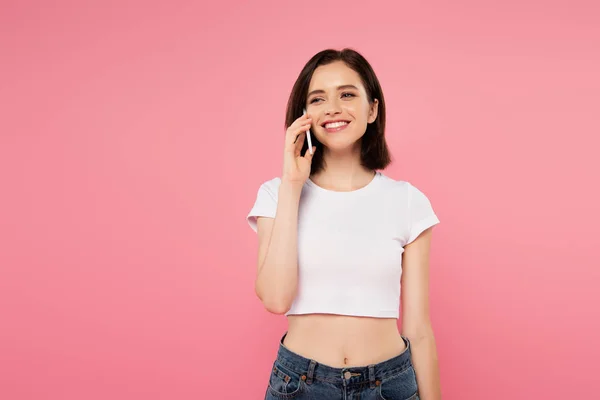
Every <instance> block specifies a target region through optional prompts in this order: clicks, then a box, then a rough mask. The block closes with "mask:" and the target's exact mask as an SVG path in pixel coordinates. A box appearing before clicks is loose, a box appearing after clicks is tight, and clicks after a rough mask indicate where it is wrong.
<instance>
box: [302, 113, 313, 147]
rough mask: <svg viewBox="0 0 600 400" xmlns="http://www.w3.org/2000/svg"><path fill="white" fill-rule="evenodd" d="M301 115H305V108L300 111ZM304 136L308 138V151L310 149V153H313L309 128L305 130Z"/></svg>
mask: <svg viewBox="0 0 600 400" xmlns="http://www.w3.org/2000/svg"><path fill="white" fill-rule="evenodd" d="M302 115H306V108H305V109H303V111H302ZM306 138H307V139H308V151H310V154H312V153H313V149H312V147H313V146H312V142H311V140H310V129H309V130H307V131H306Z"/></svg>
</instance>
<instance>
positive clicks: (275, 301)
mask: <svg viewBox="0 0 600 400" xmlns="http://www.w3.org/2000/svg"><path fill="white" fill-rule="evenodd" d="M255 292H256V296H257V297H258V298H259V299H260V301H261V302H262V303H263V306H264V307H265V309H266V310H267V311H268V312H270V313H272V314H285V313H286V312H288V311H289V310H290V308H291V307H292V303H291V301H289V299H287V298H276V297H274V296H269V295H265V294H264V293H262V291H261V290H259V287H258V286H256V287H255Z"/></svg>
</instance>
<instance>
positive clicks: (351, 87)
mask: <svg viewBox="0 0 600 400" xmlns="http://www.w3.org/2000/svg"><path fill="white" fill-rule="evenodd" d="M342 89H356V90H358V88H357V87H356V86H354V85H342V86H338V87H337V90H342ZM317 93H325V91H324V90H321V89H318V90H313V91H312V92H310V93H309V94H308V96H306V98H309V97H310V96H312V95H313V94H317Z"/></svg>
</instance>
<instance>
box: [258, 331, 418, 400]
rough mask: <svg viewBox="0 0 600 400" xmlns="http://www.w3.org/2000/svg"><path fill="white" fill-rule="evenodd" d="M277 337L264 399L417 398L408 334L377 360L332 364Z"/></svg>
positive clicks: (414, 399) (413, 399)
mask: <svg viewBox="0 0 600 400" xmlns="http://www.w3.org/2000/svg"><path fill="white" fill-rule="evenodd" d="M286 335H287V333H286V334H284V335H283V337H282V338H281V340H280V344H279V350H278V352H277V357H276V360H275V362H274V363H273V366H272V369H271V373H270V377H269V382H268V387H267V390H266V393H265V399H268V400H271V399H299V400H301V399H321V398H322V399H331V400H335V399H359V398H360V399H388V400H408V399H410V400H416V399H418V398H419V395H418V390H417V389H418V388H417V381H416V376H415V371H414V368H413V365H412V360H411V348H410V342H409V340H408V338H406V337H404V336H401V340H402V341H403V342H404V345H405V348H404V350H403V351H402V352H400V353H399V354H396V355H395V356H393V357H391V358H389V359H386V360H383V361H381V362H377V363H371V364H365V365H355V366H348V367H335V366H331V365H328V364H324V363H322V362H318V361H316V360H314V359H311V358H308V357H305V356H303V355H300V354H298V353H296V352H294V351H291V350H290V349H289V348H287V347H286V346H285V345H284V341H285V338H286Z"/></svg>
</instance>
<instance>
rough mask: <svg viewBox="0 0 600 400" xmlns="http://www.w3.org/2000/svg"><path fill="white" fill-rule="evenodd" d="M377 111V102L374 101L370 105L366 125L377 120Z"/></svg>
mask: <svg viewBox="0 0 600 400" xmlns="http://www.w3.org/2000/svg"><path fill="white" fill-rule="evenodd" d="M378 111H379V100H377V99H374V100H373V105H371V107H370V110H369V119H368V123H369V124H371V123H373V122H374V121H375V120H376V119H377V113H378Z"/></svg>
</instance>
